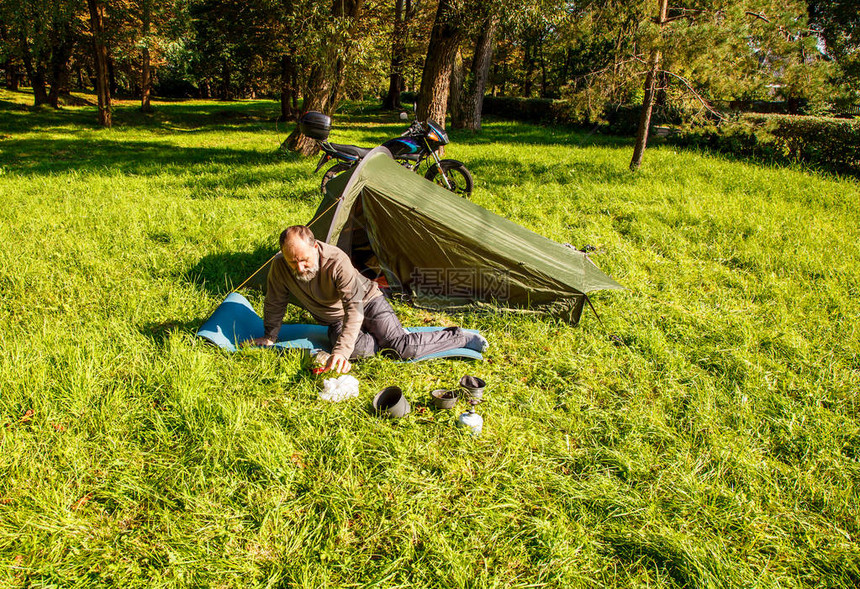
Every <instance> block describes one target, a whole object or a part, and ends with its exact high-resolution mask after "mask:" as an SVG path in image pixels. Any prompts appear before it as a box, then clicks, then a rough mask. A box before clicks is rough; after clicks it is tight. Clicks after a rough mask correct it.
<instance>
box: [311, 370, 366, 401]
mask: <svg viewBox="0 0 860 589" xmlns="http://www.w3.org/2000/svg"><path fill="white" fill-rule="evenodd" d="M357 396H358V379H357V378H355V377H354V376H352V375H351V374H344V375H342V376H339V377H337V378H327V379H326V380H324V381H323V388H322V390H321V391H320V399H322V400H323V401H330V402H332V403H339V402H341V401H345V400H346V399H351V398H352V397H357Z"/></svg>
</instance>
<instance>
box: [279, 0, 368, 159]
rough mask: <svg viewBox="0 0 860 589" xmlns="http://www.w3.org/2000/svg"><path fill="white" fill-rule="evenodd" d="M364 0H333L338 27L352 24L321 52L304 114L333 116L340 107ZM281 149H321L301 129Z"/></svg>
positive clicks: (310, 80)
mask: <svg viewBox="0 0 860 589" xmlns="http://www.w3.org/2000/svg"><path fill="white" fill-rule="evenodd" d="M363 4H364V0H333V2H332V16H333V17H334V20H335V22H336V23H340V24H343V23H345V22H348V23H349V26H348V27H346V28H344V29H342V30H341V31H340V34H339V35H337V36H336V37H335V38H333V39H332V38H330V39H328V41H327V42H326V43H325V45H324V46H323V48H322V55H320V59H319V60H318V61H317V63H316V65H314V67H313V68H312V69H311V73H310V75H309V76H308V84H307V88H306V90H305V92H304V102H303V104H302V111H303V112H308V111H310V110H316V111H319V112H323V113H325V114H327V115H330V114H331V113H332V112H334V109H335V107H336V106H337V101H338V100H339V99H340V95H341V88H342V87H343V76H344V68H345V64H346V63H347V59H346V55H347V54H348V52H349V46H348V44H347V43H348V42H349V39H350V38H351V37H352V35H353V34H354V31H355V28H356V23H357V21H358V16H359V14H360V13H361V8H362V6H363ZM281 149H287V150H289V151H295V152H297V153H299V154H301V155H304V156H309V155H314V154H315V153H317V152H318V151H319V145H317V142H316V141H315V140H314V139H311V138H310V137H306V136H305V135H303V134H302V132H301V130H300V129H299V127H298V125H296V128H295V129H293V132H292V133H290V135H289V137H287V138H286V139H285V140H284V142H283V143H282V144H281Z"/></svg>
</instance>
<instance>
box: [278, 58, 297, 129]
mask: <svg viewBox="0 0 860 589" xmlns="http://www.w3.org/2000/svg"><path fill="white" fill-rule="evenodd" d="M298 113H299V109H298V88H296V67H295V64H294V63H293V56H292V55H291V54H287V55H284V56H282V57H281V120H282V121H294V120H296V118H298Z"/></svg>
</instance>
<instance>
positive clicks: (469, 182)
mask: <svg viewBox="0 0 860 589" xmlns="http://www.w3.org/2000/svg"><path fill="white" fill-rule="evenodd" d="M440 167H441V170H440ZM442 172H444V173H445V176H444V177H443V176H442ZM424 177H425V178H427V179H428V180H430V181H431V182H435V183H436V184H438V185H439V186H441V187H442V188H448V190H450V191H451V192H453V193H454V194H458V195H460V196H462V197H463V198H469V197H470V196H471V194H472V189H473V188H474V187H475V181H474V180H473V179H472V173H471V172H470V171H469V169H468V168H467V167H466V165H465V164H464V163H463V162H459V161H457V160H441V161H440V162H439V163H438V164H433V165H432V166H430V169H429V170H427V173H426V174H424ZM445 178H448V182H450V183H451V187H450V188H449V187H448V186H447V185H446V184H445Z"/></svg>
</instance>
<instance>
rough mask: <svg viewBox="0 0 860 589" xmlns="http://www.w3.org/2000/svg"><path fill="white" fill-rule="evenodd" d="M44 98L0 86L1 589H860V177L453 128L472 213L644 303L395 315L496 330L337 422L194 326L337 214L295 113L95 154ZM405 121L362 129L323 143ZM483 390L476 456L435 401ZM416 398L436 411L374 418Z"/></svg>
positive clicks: (251, 116)
mask: <svg viewBox="0 0 860 589" xmlns="http://www.w3.org/2000/svg"><path fill="white" fill-rule="evenodd" d="M31 100H32V97H31V96H29V95H26V94H13V93H10V92H6V91H0V203H2V205H0V236H2V240H0V474H2V476H0V586H3V587H90V586H121V587H136V586H141V587H143V586H145V587H153V586H165V587H189V586H195V587H197V586H207V587H248V586H260V587H283V586H300V587H347V586H362V587H364V586H379V587H425V586H426V587H542V586H547V587H595V586H607V587H635V586H641V587H645V586H647V587H684V586H687V587H855V586H857V585H858V584H860V509H858V505H860V462H858V460H860V455H858V447H860V417H858V402H860V400H858V389H859V388H860V386H858V385H860V355H859V354H860V333H858V325H860V320H858V314H860V312H858V298H860V291H858V284H860V229H858V210H860V188H858V184H857V183H856V182H851V181H844V180H839V179H834V178H829V177H822V176H817V175H814V174H811V173H808V172H805V171H803V170H800V169H789V168H776V167H763V166H760V165H754V164H748V163H743V162H738V161H732V160H728V159H725V158H722V157H717V156H713V155H708V154H702V153H695V152H675V151H673V150H672V149H671V148H669V147H665V146H654V147H651V148H649V149H648V152H647V153H646V156H645V163H644V168H643V169H642V171H641V173H638V174H636V175H631V174H630V173H628V172H627V169H626V168H627V163H628V161H629V158H630V155H631V149H632V146H631V144H630V142H628V141H627V140H622V139H617V138H607V137H601V136H593V135H592V136H588V135H585V134H582V133H577V132H572V131H567V130H563V129H545V128H540V127H534V126H528V125H520V124H513V123H507V122H498V121H488V122H487V123H486V125H485V131H484V133H482V134H480V135H474V136H473V135H471V134H465V133H453V136H452V145H451V146H450V149H449V150H448V155H449V156H450V157H454V158H457V159H460V160H463V161H464V162H466V163H467V165H468V166H469V168H470V169H471V170H472V171H473V173H474V175H475V178H476V182H477V188H476V191H475V194H474V197H473V198H474V200H475V201H476V202H478V203H479V204H481V205H482V206H484V207H486V208H488V209H490V210H493V211H495V212H497V213H499V214H502V215H504V216H506V217H508V218H510V219H512V220H514V221H516V222H518V223H521V224H523V225H525V226H526V227H529V228H531V229H533V230H535V231H537V232H539V233H541V234H543V235H546V236H548V237H550V238H552V239H555V240H557V241H560V242H569V243H572V244H574V245H576V246H579V247H581V246H583V245H585V244H591V245H594V246H596V247H597V248H598V252H597V253H596V254H594V256H593V259H594V260H595V262H596V263H597V264H598V265H599V266H601V267H602V268H603V269H604V270H605V271H607V272H608V273H609V274H610V275H612V276H613V277H614V278H615V279H616V280H618V281H619V282H621V283H622V284H624V285H625V286H627V287H628V289H629V290H627V291H623V292H611V293H595V296H594V297H593V298H594V301H595V305H596V307H597V309H598V312H599V313H600V314H601V318H602V320H603V323H604V324H605V328H604V327H602V326H601V324H600V323H599V322H598V321H597V320H596V319H595V317H594V316H593V314H592V313H591V312H590V311H587V312H586V314H585V315H584V317H583V322H582V323H581V325H580V326H579V327H575V328H574V327H570V326H568V325H566V324H564V323H561V322H559V321H557V320H554V319H552V318H549V317H542V316H521V315H514V314H507V313H502V314H498V315H493V314H490V315H454V316H449V315H441V314H431V313H428V312H426V311H421V310H416V309H412V308H408V307H405V306H402V305H400V306H398V307H397V308H398V310H399V312H400V314H401V317H402V319H403V322H404V324H424V323H425V322H429V323H435V324H461V325H465V326H468V327H474V328H479V329H481V330H482V331H483V332H484V333H485V334H486V335H487V337H488V338H489V340H490V342H491V345H492V347H491V350H490V352H489V354H488V355H487V360H486V362H484V363H482V364H471V363H467V362H462V361H437V362H428V363H420V364H416V365H409V364H397V363H393V362H391V361H387V360H383V359H371V360H369V361H365V362H362V363H359V364H357V365H356V367H355V369H354V373H355V375H356V376H357V377H358V378H359V380H360V382H361V394H360V396H359V398H358V399H354V400H351V401H349V402H345V403H341V404H334V405H330V404H327V403H324V402H322V401H320V400H319V399H318V397H317V392H318V390H319V388H320V377H314V376H311V375H310V374H309V373H308V372H307V371H306V370H304V369H303V360H302V358H301V357H300V356H299V355H298V354H283V355H277V354H274V353H271V352H269V351H246V352H241V353H237V354H232V355H231V354H227V353H222V352H221V351H219V350H217V349H213V348H211V347H209V346H207V345H206V344H205V343H204V342H202V341H200V340H198V339H196V338H195V336H194V331H195V330H196V328H197V327H198V326H199V325H200V324H201V323H202V322H203V320H204V319H205V318H206V317H207V316H208V315H209V313H210V312H211V311H212V310H213V309H214V307H215V306H217V304H218V303H219V302H220V301H221V300H222V299H223V297H224V296H225V294H226V293H227V292H229V291H230V289H231V288H232V286H233V285H237V284H239V283H240V282H241V281H242V280H243V279H244V278H245V277H246V276H247V275H249V274H250V273H251V272H252V271H253V270H254V269H256V268H257V267H258V266H259V265H260V264H262V263H263V262H264V261H265V260H266V259H268V257H269V256H270V255H271V253H273V252H274V248H275V243H276V238H277V234H278V233H279V231H280V230H281V229H282V228H283V227H285V226H286V225H288V224H292V223H297V222H304V221H307V220H309V219H310V218H311V216H312V215H313V212H314V211H315V209H316V206H317V203H318V200H319V199H318V186H319V180H320V174H316V175H314V174H313V173H312V172H313V169H314V166H315V164H316V159H315V158H314V159H300V158H296V157H293V156H286V155H283V154H280V153H278V151H277V147H278V144H279V140H282V139H283V138H284V137H285V136H286V133H287V132H288V128H285V127H284V126H283V125H281V127H280V128H279V129H276V126H275V123H274V117H275V115H276V113H277V105H276V104H275V103H273V102H266V101H253V102H241V103H218V102H201V101H191V102H179V103H158V104H157V105H156V106H157V111H156V113H155V114H153V115H143V114H140V113H138V112H137V111H136V110H135V106H134V104H133V103H128V104H121V105H120V106H119V107H118V108H117V110H116V112H115V121H116V126H115V127H114V128H113V129H110V130H103V129H98V128H96V126H95V124H94V123H95V112H94V109H93V108H91V107H79V108H72V107H69V108H64V109H63V110H62V111H60V112H54V111H51V110H43V109H38V110H36V109H31V108H29V107H26V106H25V105H26V104H29V103H31ZM402 128H403V124H402V123H401V122H400V121H398V120H396V117H395V116H392V115H389V114H382V113H379V112H376V111H374V110H373V109H372V108H368V107H366V106H362V105H353V107H352V108H351V110H350V111H349V113H348V114H347V115H343V116H338V117H336V119H335V130H334V132H333V135H332V139H333V140H334V141H338V142H355V143H358V144H362V145H371V144H373V143H376V142H379V141H382V140H384V139H385V138H388V137H390V136H392V135H394V134H396V133H399V132H400V131H401V130H402ZM278 133H280V136H278ZM251 299H252V301H253V303H254V304H255V305H256V306H257V308H258V309H260V308H261V305H262V297H261V295H260V294H259V293H252V295H251ZM288 318H289V319H290V320H298V319H302V318H304V319H306V318H307V316H306V315H303V314H302V313H301V312H299V311H292V312H291V313H290V315H289V317H288ZM610 334H614V335H617V336H618V337H619V338H621V339H622V340H623V342H624V344H625V345H621V346H619V345H615V343H614V342H613V340H612V339H610V338H609V335H610ZM466 373H472V374H477V375H479V376H481V377H483V378H484V379H485V380H486V381H487V382H488V383H489V385H488V391H487V395H486V402H485V403H484V404H483V405H482V406H480V408H479V413H481V414H482V415H483V416H484V419H485V430H484V434H483V435H482V436H481V437H479V438H475V439H472V438H470V437H467V436H465V435H463V434H462V433H461V432H460V431H458V430H457V429H456V428H455V427H454V421H455V419H456V414H457V412H446V411H436V410H433V409H430V408H426V407H425V406H426V405H427V404H428V401H429V392H430V391H431V390H432V389H434V388H438V387H448V386H453V385H454V384H455V383H456V382H457V381H458V380H459V378H460V377H461V376H462V375H463V374H466ZM395 383H397V384H399V385H400V386H402V387H403V388H404V390H405V391H406V393H407V396H408V397H409V398H410V400H411V401H412V402H413V407H414V410H413V413H412V414H411V415H410V416H409V417H408V418H406V419H404V420H402V421H400V422H399V423H391V422H388V421H382V420H379V419H377V418H375V417H373V416H372V415H370V414H369V412H368V410H367V408H368V405H369V402H370V400H371V398H372V397H373V395H374V394H375V393H376V392H377V391H378V390H379V389H381V388H382V387H384V386H387V385H389V384H395ZM461 409H462V407H461Z"/></svg>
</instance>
